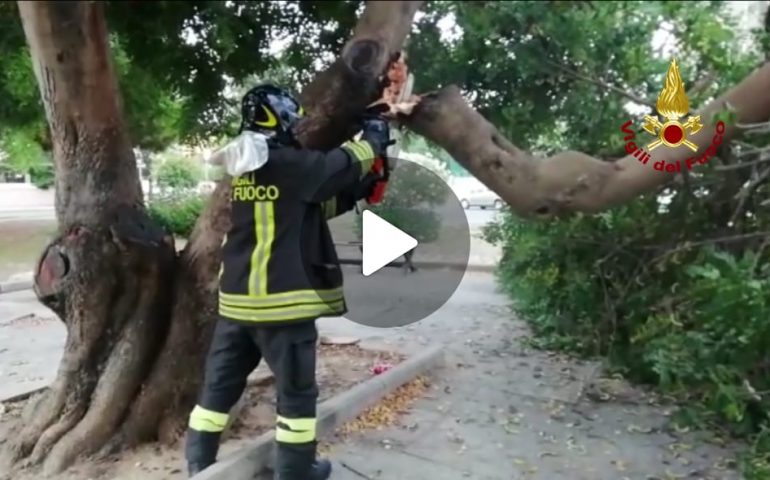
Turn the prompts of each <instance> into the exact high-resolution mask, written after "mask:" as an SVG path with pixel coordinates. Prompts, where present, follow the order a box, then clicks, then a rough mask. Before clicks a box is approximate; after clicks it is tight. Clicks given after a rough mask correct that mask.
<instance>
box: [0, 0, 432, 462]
mask: <svg viewBox="0 0 770 480" xmlns="http://www.w3.org/2000/svg"><path fill="white" fill-rule="evenodd" d="M421 3H422V2H369V3H367V6H366V9H365V11H364V13H363V15H362V17H361V19H360V22H359V25H358V27H357V28H356V31H355V33H354V36H353V37H352V38H351V40H350V41H349V42H348V43H347V45H346V46H345V49H344V51H343V53H342V56H341V58H340V59H339V60H337V61H336V62H335V63H334V64H333V65H332V66H331V67H330V68H329V69H327V70H326V71H325V72H321V73H320V74H319V75H318V77H317V78H316V79H315V80H314V81H313V82H312V83H311V84H310V85H309V86H308V88H307V89H306V90H305V92H304V93H303V95H302V99H303V102H304V104H305V109H306V110H307V111H308V117H307V118H306V119H305V120H304V121H303V123H302V124H301V126H300V130H299V133H298V138H299V140H300V142H301V143H303V144H304V145H306V146H311V147H314V148H323V149H325V148H331V147H334V146H336V145H338V144H340V143H341V142H342V141H343V140H344V139H345V138H346V137H348V136H349V135H350V133H352V131H353V130H354V128H352V124H353V120H354V119H355V117H356V116H357V115H359V114H360V113H362V112H363V110H364V108H365V107H366V106H367V105H368V104H370V103H371V102H373V101H375V100H377V98H378V97H379V96H380V94H381V92H382V90H381V76H382V75H383V74H384V73H385V71H386V70H387V67H388V65H389V61H390V59H391V58H392V57H393V55H394V54H395V53H396V52H398V51H399V50H400V49H401V47H402V45H403V42H404V40H405V38H406V35H407V34H408V32H409V30H410V27H411V24H412V20H413V16H414V14H415V13H416V12H417V10H418V8H419V7H420V5H421ZM19 11H20V13H21V17H22V21H23V23H24V30H25V34H26V36H27V41H28V44H29V46H30V50H31V53H32V57H33V64H34V66H35V72H36V75H37V78H38V82H39V84H40V91H41V96H42V99H43V103H44V105H45V108H46V115H47V118H48V122H49V125H50V128H51V135H52V140H53V144H54V159H55V164H56V178H57V185H56V187H57V196H56V209H57V216H58V220H59V226H60V232H61V234H60V236H59V237H58V238H57V239H56V240H55V241H53V242H52V243H51V244H50V245H49V246H48V247H47V248H46V250H45V252H44V253H43V255H42V256H41V259H40V261H39V262H38V267H37V272H36V278H35V282H36V286H35V288H36V292H37V294H38V297H39V298H40V300H41V301H42V302H43V303H45V304H46V305H48V306H49V307H50V308H51V309H52V310H53V311H54V312H56V313H57V315H58V316H59V317H60V318H61V319H62V321H63V322H64V323H65V324H66V326H67V341H66V345H65V353H64V357H63V359H62V363H61V366H60V369H59V373H58V376H57V379H56V380H55V382H54V383H53V384H52V385H51V387H50V388H49V389H47V390H46V392H45V393H44V394H42V395H41V396H40V397H38V398H34V399H32V400H30V402H29V404H28V405H27V408H26V411H25V415H24V418H23V421H22V422H21V425H20V429H19V432H18V434H17V435H15V437H14V438H15V441H14V442H13V445H12V448H11V449H10V452H9V453H10V454H11V455H10V456H11V460H12V461H15V462H18V463H17V465H30V464H37V463H39V462H41V461H44V470H45V471H46V472H47V473H53V472H57V471H60V470H62V469H64V468H66V467H67V466H69V465H70V464H71V463H72V462H73V461H74V460H75V459H76V458H77V457H78V456H81V455H90V454H93V453H96V452H100V453H103V454H104V453H112V452H114V451H116V450H117V449H119V448H120V447H122V446H125V445H130V444H133V443H136V442H140V441H146V440H154V439H158V438H160V439H161V440H167V441H170V440H175V439H176V438H178V434H179V433H181V432H182V431H183V429H184V425H185V420H186V417H187V415H188V413H189V411H190V410H191V408H192V405H193V403H194V401H195V397H196V394H197V390H198V387H199V385H200V383H201V381H202V380H203V378H202V366H203V360H204V356H205V353H206V350H207V347H208V343H209V340H210V336H211V332H212V327H213V324H214V319H215V312H216V295H215V293H216V289H217V271H218V269H219V260H220V258H219V254H220V246H221V242H222V238H223V235H224V233H225V232H226V230H227V229H228V228H229V221H228V220H229V219H228V213H229V201H228V199H229V193H230V184H229V179H227V178H226V179H224V180H223V181H222V182H220V184H219V185H218V186H217V188H216V190H215V192H214V193H213V195H212V198H211V200H210V202H209V204H208V206H207V208H206V210H205V212H204V213H203V215H202V216H201V218H200V219H199V220H198V222H197V224H196V227H195V229H194V232H193V234H192V235H191V237H190V239H189V242H188V244H187V246H186V248H185V249H184V251H183V252H182V253H181V255H180V256H179V258H176V256H175V252H174V248H173V239H172V238H171V237H169V236H166V235H165V234H164V232H163V231H161V230H160V229H159V228H157V227H156V226H154V225H153V224H152V223H151V222H150V221H149V220H148V218H147V216H146V213H145V210H144V207H143V205H142V204H143V199H142V192H141V187H140V182H139V175H138V171H137V167H136V161H135V159H134V156H133V153H132V149H131V145H130V143H129V140H128V135H127V132H126V130H125V127H124V124H123V119H122V112H121V106H120V95H119V93H118V91H117V82H116V78H115V74H114V71H113V68H112V65H111V61H110V54H109V48H108V43H107V30H106V25H105V21H104V13H103V6H102V4H100V3H99V2H19Z"/></svg>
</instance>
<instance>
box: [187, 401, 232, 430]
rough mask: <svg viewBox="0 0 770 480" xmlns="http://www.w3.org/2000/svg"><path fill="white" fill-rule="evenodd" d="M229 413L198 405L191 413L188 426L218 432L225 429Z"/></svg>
mask: <svg viewBox="0 0 770 480" xmlns="http://www.w3.org/2000/svg"><path fill="white" fill-rule="evenodd" d="M228 418H229V415H228V414H226V413H220V412H215V411H213V410H208V409H206V408H203V407H201V406H200V405H196V406H195V408H194V409H193V411H192V413H191V414H190V421H189V423H188V426H189V427H190V428H191V429H193V430H196V431H198V432H211V433H218V432H221V431H223V430H224V429H225V426H226V425H227V419H228Z"/></svg>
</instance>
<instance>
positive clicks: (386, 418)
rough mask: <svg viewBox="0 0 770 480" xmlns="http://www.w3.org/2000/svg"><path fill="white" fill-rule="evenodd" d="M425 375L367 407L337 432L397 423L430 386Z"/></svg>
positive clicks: (347, 432) (343, 433) (351, 431)
mask: <svg viewBox="0 0 770 480" xmlns="http://www.w3.org/2000/svg"><path fill="white" fill-rule="evenodd" d="M429 386H430V385H429V384H428V381H427V380H426V379H425V378H424V377H417V378H416V379H414V380H412V381H411V382H409V383H407V384H405V385H402V386H401V387H399V388H398V389H396V391H395V392H393V393H391V394H390V395H387V396H385V398H383V399H382V400H381V401H380V403H378V404H377V405H375V406H373V407H371V408H369V409H367V410H366V411H364V412H363V413H362V414H361V415H359V416H358V418H356V419H355V420H353V421H351V422H348V423H346V424H344V425H342V426H341V427H340V428H339V429H338V430H337V432H338V433H339V434H341V435H343V436H346V435H350V434H352V433H356V432H361V431H364V430H373V429H377V428H382V427H386V426H391V425H395V424H397V423H398V421H399V417H400V416H401V414H403V413H405V412H407V411H408V410H409V407H411V405H412V404H413V403H414V401H415V400H416V399H417V398H419V397H421V396H422V394H423V393H425V391H426V390H427V389H428V388H429Z"/></svg>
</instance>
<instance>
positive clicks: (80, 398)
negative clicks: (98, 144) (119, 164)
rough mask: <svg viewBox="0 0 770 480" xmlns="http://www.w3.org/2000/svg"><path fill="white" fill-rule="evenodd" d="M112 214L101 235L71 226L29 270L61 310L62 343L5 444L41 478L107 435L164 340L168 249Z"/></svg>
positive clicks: (156, 235) (157, 236)
mask: <svg viewBox="0 0 770 480" xmlns="http://www.w3.org/2000/svg"><path fill="white" fill-rule="evenodd" d="M118 217H119V218H121V219H122V220H121V221H119V222H118V223H115V224H113V225H112V226H111V227H110V228H108V229H106V230H105V229H100V230H93V229H89V228H85V227H73V228H71V229H70V230H69V232H67V233H66V234H65V235H62V236H61V237H59V238H57V239H56V240H54V241H53V242H52V244H51V245H49V247H48V248H47V249H46V252H45V253H44V255H43V256H42V258H41V261H40V263H39V265H38V269H37V272H38V274H37V275H36V291H37V292H38V294H39V295H40V298H41V301H43V302H45V303H46V304H50V305H52V306H54V307H55V308H56V309H57V310H59V311H61V312H63V314H64V315H63V317H62V320H63V321H64V322H65V324H66V326H67V341H66V343H65V349H64V356H63V358H62V363H61V366H60V368H59V372H58V374H57V380H56V381H55V382H54V384H53V385H52V387H51V388H50V389H49V390H48V391H47V392H46V393H45V397H44V398H43V399H42V400H41V401H39V402H38V403H37V406H36V407H35V408H34V410H33V412H32V413H31V415H30V418H28V420H29V421H28V422H25V423H26V425H25V426H24V428H23V429H22V431H21V432H20V434H19V435H18V437H17V440H16V441H15V445H14V446H13V447H12V448H13V452H14V455H13V459H14V460H15V461H18V460H21V459H24V461H23V463H22V464H23V465H25V466H30V465H35V464H37V463H39V462H41V461H43V460H45V464H44V470H45V472H46V473H56V472H58V471H60V470H62V469H63V468H66V467H67V466H69V464H71V462H72V461H73V460H74V459H75V457H76V456H78V455H82V454H89V453H91V452H93V451H95V450H96V449H97V448H99V447H101V446H102V445H103V444H104V443H105V442H107V441H108V440H109V439H110V438H111V436H112V434H113V433H114V431H115V429H116V428H117V427H118V426H119V425H120V423H121V422H122V420H123V419H124V416H125V414H126V411H127V409H128V407H129V406H130V404H131V402H132V401H133V399H134V398H135V396H136V394H137V392H138V390H139V387H140V385H141V384H142V382H143V381H144V379H145V378H146V376H147V374H148V372H149V369H150V367H151V366H152V364H153V361H154V359H155V357H156V356H157V353H158V350H159V347H160V345H161V344H162V341H163V339H164V338H165V333H166V328H165V324H166V319H167V318H168V314H169V305H170V302H169V299H170V295H169V294H168V292H169V290H170V287H171V285H172V277H171V274H172V272H173V261H174V260H173V259H174V251H173V248H172V247H171V245H170V243H168V242H169V241H168V239H165V241H164V239H163V235H164V234H163V232H162V231H160V230H158V229H151V228H149V229H148V228H147V225H146V224H142V225H143V226H142V228H139V229H138V230H143V231H144V232H146V234H147V235H148V236H147V238H145V239H144V240H141V239H139V238H137V237H136V236H135V235H134V234H135V233H136V229H134V228H127V226H128V225H130V223H131V222H130V221H126V219H125V218H123V217H122V216H121V215H120V214H119V215H118ZM133 226H134V227H136V225H133ZM94 252H96V253H94ZM62 264H65V265H66V268H61V265H62Z"/></svg>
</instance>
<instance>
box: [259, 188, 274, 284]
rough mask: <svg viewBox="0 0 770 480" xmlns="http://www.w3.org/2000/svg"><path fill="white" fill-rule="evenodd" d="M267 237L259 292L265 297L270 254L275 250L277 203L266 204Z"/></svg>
mask: <svg viewBox="0 0 770 480" xmlns="http://www.w3.org/2000/svg"><path fill="white" fill-rule="evenodd" d="M262 207H263V208H264V217H263V220H264V222H265V225H264V226H265V235H264V237H263V238H262V241H263V254H262V263H261V264H260V266H259V290H257V293H259V294H261V295H264V294H266V293H267V263H268V262H269V261H270V252H271V250H272V249H273V240H275V203H273V202H264V203H262Z"/></svg>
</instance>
